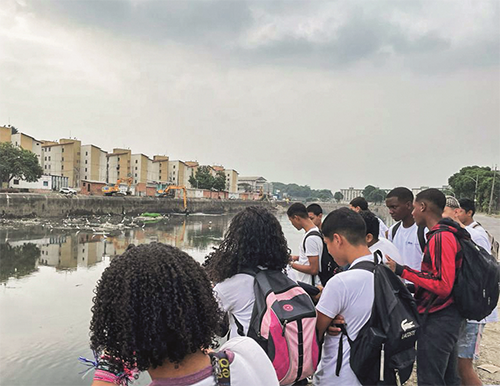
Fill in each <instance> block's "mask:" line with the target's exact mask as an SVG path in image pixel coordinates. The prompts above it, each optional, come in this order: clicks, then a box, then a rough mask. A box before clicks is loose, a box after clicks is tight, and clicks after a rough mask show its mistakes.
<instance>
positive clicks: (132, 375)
mask: <svg viewBox="0 0 500 386" xmlns="http://www.w3.org/2000/svg"><path fill="white" fill-rule="evenodd" d="M92 353H93V355H94V359H95V360H94V361H92V360H90V359H87V358H84V357H79V358H78V359H79V360H80V361H81V362H82V363H83V364H85V365H86V366H88V369H87V370H85V371H83V372H81V373H80V374H83V376H82V379H83V378H84V377H85V376H86V375H87V374H88V373H89V372H90V370H92V369H95V373H94V380H97V381H104V382H110V383H114V384H115V385H121V386H128V385H129V382H130V383H132V382H133V381H135V380H136V379H137V378H139V370H138V369H137V368H136V367H135V366H134V367H132V366H130V365H129V364H128V363H126V362H123V361H122V360H121V359H119V358H112V357H110V356H109V355H106V354H103V355H101V357H100V358H97V355H96V353H95V351H92Z"/></svg>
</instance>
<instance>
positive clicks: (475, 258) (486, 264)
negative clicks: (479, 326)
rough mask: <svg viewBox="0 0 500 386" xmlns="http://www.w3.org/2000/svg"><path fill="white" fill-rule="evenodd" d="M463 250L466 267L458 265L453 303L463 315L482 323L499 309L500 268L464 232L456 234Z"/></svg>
mask: <svg viewBox="0 0 500 386" xmlns="http://www.w3.org/2000/svg"><path fill="white" fill-rule="evenodd" d="M454 235H455V237H456V238H457V239H458V242H459V243H460V247H461V248H462V251H461V253H458V254H457V256H459V255H461V258H462V264H461V265H459V263H458V262H457V267H458V268H457V275H456V278H455V283H454V285H453V292H452V294H453V299H454V301H455V303H456V305H457V308H458V311H459V312H460V315H461V316H462V317H464V318H466V319H470V320H477V321H479V320H482V319H484V318H485V317H486V316H488V315H489V314H491V312H492V311H493V310H494V309H495V307H496V306H497V304H498V297H499V292H500V265H499V264H498V262H497V261H496V259H495V258H494V257H493V256H492V255H491V254H490V253H489V251H487V250H485V249H484V248H483V247H481V246H479V245H477V244H475V243H474V242H473V241H472V240H471V239H470V237H469V234H468V233H467V232H465V231H463V230H462V229H459V230H458V232H457V233H454Z"/></svg>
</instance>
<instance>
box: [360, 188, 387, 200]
mask: <svg viewBox="0 0 500 386" xmlns="http://www.w3.org/2000/svg"><path fill="white" fill-rule="evenodd" d="M386 196H387V193H386V192H384V191H383V190H381V189H378V188H376V189H375V190H372V191H371V192H370V194H369V195H368V197H365V198H366V201H369V202H377V203H380V202H382V201H384V200H385V197H386Z"/></svg>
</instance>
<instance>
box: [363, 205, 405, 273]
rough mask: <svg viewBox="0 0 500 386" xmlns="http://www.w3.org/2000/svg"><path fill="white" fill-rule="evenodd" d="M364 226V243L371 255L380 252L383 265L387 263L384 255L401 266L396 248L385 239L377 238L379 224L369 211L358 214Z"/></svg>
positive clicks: (400, 259) (401, 262)
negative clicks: (363, 221)
mask: <svg viewBox="0 0 500 386" xmlns="http://www.w3.org/2000/svg"><path fill="white" fill-rule="evenodd" d="M359 214H360V215H361V217H363V220H365V224H366V243H367V245H368V248H369V249H370V252H371V253H375V251H380V252H381V253H382V259H383V263H386V262H387V259H386V258H385V256H386V255H388V256H391V259H392V260H394V261H397V262H398V263H399V264H403V259H402V258H401V255H400V254H399V251H398V249H397V248H396V246H395V245H394V244H393V243H391V242H390V241H389V240H387V239H385V238H379V236H378V235H379V222H378V219H377V216H375V215H374V214H373V213H372V212H370V211H369V210H363V211H361V212H360V213H359Z"/></svg>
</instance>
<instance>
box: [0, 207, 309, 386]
mask: <svg viewBox="0 0 500 386" xmlns="http://www.w3.org/2000/svg"><path fill="white" fill-rule="evenodd" d="M231 218H232V216H231V215H221V216H207V215H204V216H202V215H199V216H198V215H190V216H187V217H186V216H173V217H171V218H170V219H168V220H167V221H165V222H161V223H158V224H149V225H148V226H145V227H144V228H135V229H129V230H124V231H119V232H117V234H116V232H115V233H114V234H102V232H101V233H99V234H96V233H93V232H84V231H81V232H79V231H77V230H76V229H72V230H67V231H65V230H52V231H51V230H50V229H49V227H47V226H45V227H29V228H23V229H16V230H5V229H3V230H2V229H1V228H0V385H9V386H10V385H89V384H90V383H91V381H92V379H91V378H92V374H89V375H88V376H87V377H86V378H85V379H82V375H81V374H79V373H80V372H82V371H84V370H85V366H83V365H82V364H80V363H79V361H78V357H79V356H84V357H86V358H89V359H90V358H91V357H92V353H91V351H90V349H89V342H88V337H89V335H88V328H89V323H90V317H91V312H90V309H91V306H92V296H93V292H92V291H93V289H94V288H95V285H96V282H97V280H98V279H99V278H100V276H101V274H102V272H103V270H104V269H105V268H106V267H107V266H108V265H109V262H110V261H111V260H112V259H113V258H115V257H116V256H118V255H120V254H121V253H123V252H124V251H125V249H126V248H127V246H128V245H129V244H131V243H133V244H142V243H149V242H153V241H157V242H162V243H166V244H170V245H174V246H176V247H179V248H181V249H182V250H184V251H186V252H187V253H188V254H190V255H191V256H193V257H194V258H195V259H196V260H197V261H199V262H202V261H203V260H204V258H205V256H206V255H207V254H208V253H209V252H210V251H211V250H212V248H213V247H214V246H216V245H218V244H219V243H220V241H221V239H222V237H223V234H224V232H225V231H226V229H227V227H228V225H229V223H230V220H231ZM279 220H280V223H281V224H282V227H283V231H284V233H285V236H286V237H287V240H288V243H289V247H290V249H291V250H292V252H293V253H294V254H297V253H298V247H299V244H300V240H301V238H302V232H298V231H297V230H295V228H293V227H292V225H291V224H290V222H289V221H288V218H287V217H286V215H281V216H279ZM149 382H150V378H149V376H148V375H147V374H142V375H141V377H140V378H139V380H138V381H136V382H135V383H134V385H138V386H142V385H147V384H148V383H149Z"/></svg>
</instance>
